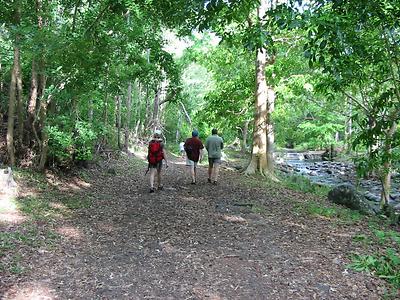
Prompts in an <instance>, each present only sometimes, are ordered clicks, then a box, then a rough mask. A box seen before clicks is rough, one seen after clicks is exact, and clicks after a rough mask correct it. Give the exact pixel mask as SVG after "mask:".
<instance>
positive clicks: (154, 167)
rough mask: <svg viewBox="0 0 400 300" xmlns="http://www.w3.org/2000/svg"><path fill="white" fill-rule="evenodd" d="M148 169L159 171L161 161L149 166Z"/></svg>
mask: <svg viewBox="0 0 400 300" xmlns="http://www.w3.org/2000/svg"><path fill="white" fill-rule="evenodd" d="M149 168H150V169H157V170H161V168H162V161H159V162H158V163H156V164H149Z"/></svg>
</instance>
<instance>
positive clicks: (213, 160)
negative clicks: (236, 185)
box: [208, 157, 221, 167]
mask: <svg viewBox="0 0 400 300" xmlns="http://www.w3.org/2000/svg"><path fill="white" fill-rule="evenodd" d="M208 164H209V166H210V167H213V166H214V164H216V165H217V164H221V158H210V157H209V158H208Z"/></svg>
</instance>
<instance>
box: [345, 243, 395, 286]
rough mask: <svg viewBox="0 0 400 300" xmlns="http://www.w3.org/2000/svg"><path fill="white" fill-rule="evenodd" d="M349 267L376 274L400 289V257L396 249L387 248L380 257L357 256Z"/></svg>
mask: <svg viewBox="0 0 400 300" xmlns="http://www.w3.org/2000/svg"><path fill="white" fill-rule="evenodd" d="M349 267H350V268H352V269H354V270H356V271H359V272H363V271H365V272H370V273H374V274H375V275H377V276H378V277H380V278H382V279H384V280H386V281H388V282H389V283H391V284H392V285H393V286H394V287H395V288H400V256H399V253H398V251H397V250H395V249H392V248H387V249H386V251H385V253H382V254H380V255H355V256H354V257H353V262H352V263H351V264H350V265H349Z"/></svg>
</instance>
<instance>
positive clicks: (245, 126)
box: [240, 120, 250, 154]
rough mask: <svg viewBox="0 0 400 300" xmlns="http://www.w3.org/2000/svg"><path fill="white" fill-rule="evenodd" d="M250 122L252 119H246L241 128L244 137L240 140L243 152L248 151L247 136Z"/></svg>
mask: <svg viewBox="0 0 400 300" xmlns="http://www.w3.org/2000/svg"><path fill="white" fill-rule="evenodd" d="M249 124H250V120H246V121H244V124H243V128H242V129H241V131H242V139H241V141H240V151H241V152H242V154H244V153H246V150H247V136H248V133H249Z"/></svg>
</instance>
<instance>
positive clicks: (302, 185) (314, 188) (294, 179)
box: [280, 175, 331, 196]
mask: <svg viewBox="0 0 400 300" xmlns="http://www.w3.org/2000/svg"><path fill="white" fill-rule="evenodd" d="M280 179H281V183H282V185H283V186H285V187H287V188H289V189H292V190H295V191H300V192H304V193H311V194H314V195H317V196H327V195H328V192H329V191H330V190H331V188H330V187H328V186H321V185H318V184H314V183H312V182H311V180H310V179H308V178H306V177H304V176H301V175H291V176H280Z"/></svg>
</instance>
